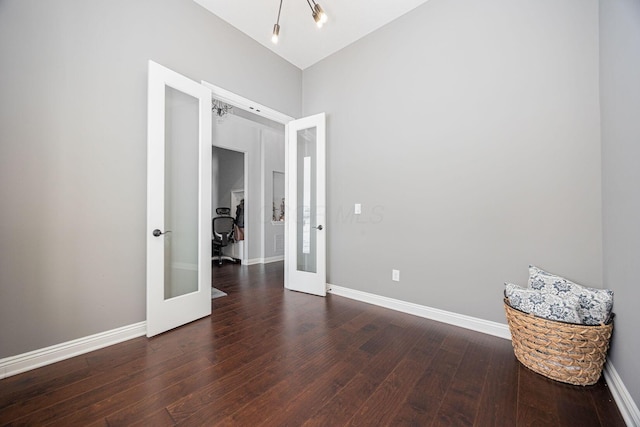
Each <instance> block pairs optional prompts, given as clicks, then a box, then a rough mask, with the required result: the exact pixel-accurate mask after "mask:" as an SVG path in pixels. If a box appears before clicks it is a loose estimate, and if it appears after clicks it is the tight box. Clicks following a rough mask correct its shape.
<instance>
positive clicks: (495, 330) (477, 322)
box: [327, 284, 511, 340]
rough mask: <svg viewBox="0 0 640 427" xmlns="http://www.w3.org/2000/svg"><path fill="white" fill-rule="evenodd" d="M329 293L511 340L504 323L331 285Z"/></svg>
mask: <svg viewBox="0 0 640 427" xmlns="http://www.w3.org/2000/svg"><path fill="white" fill-rule="evenodd" d="M327 291H328V292H329V293H331V294H334V295H340V296H343V297H346V298H351V299H354V300H357V301H362V302H366V303H368V304H373V305H378V306H380V307H385V308H389V309H391V310H396V311H401V312H403V313H408V314H413V315H414V316H419V317H424V318H425V319H431V320H436V321H438V322H442V323H447V324H450V325H454V326H460V327H461V328H465V329H471V330H472V331H477V332H482V333H484V334H488V335H493V336H496V337H499V338H504V339H508V340H510V339H511V333H510V332H509V327H508V326H507V325H506V324H503V323H498V322H491V321H489V320H483V319H478V318H476V317H471V316H465V315H463V314H457V313H452V312H449V311H444V310H440V309H437V308H431V307H427V306H424V305H418V304H413V303H410V302H406V301H400V300H397V299H393V298H387V297H382V296H379V295H374V294H370V293H367V292H362V291H356V290H354V289H349V288H343V287H341V286H336V285H331V284H328V285H327Z"/></svg>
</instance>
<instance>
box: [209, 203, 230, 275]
mask: <svg viewBox="0 0 640 427" xmlns="http://www.w3.org/2000/svg"><path fill="white" fill-rule="evenodd" d="M230 213H231V209H229V208H217V209H216V215H218V216H216V217H215V218H213V220H212V223H211V225H212V227H211V228H212V230H213V236H212V237H211V253H212V255H213V256H214V257H215V256H217V257H218V266H222V258H223V255H222V248H224V247H225V246H228V245H229V243H231V242H233V226H234V225H235V220H234V219H233V217H232V216H231V215H230ZM212 259H213V258H212ZM233 261H234V262H235V260H233Z"/></svg>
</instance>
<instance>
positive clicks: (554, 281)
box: [529, 265, 613, 325]
mask: <svg viewBox="0 0 640 427" xmlns="http://www.w3.org/2000/svg"><path fill="white" fill-rule="evenodd" d="M529 287H530V288H531V289H535V290H539V291H541V292H543V293H545V294H551V295H557V296H558V297H560V298H562V299H563V300H565V301H568V302H569V303H571V304H573V305H574V306H575V307H576V309H577V311H578V315H579V316H580V323H582V324H584V325H600V324H604V323H607V322H608V321H609V318H610V316H611V310H612V309H613V291H611V290H609V289H594V288H587V287H585V286H581V285H579V284H577V283H574V282H572V281H570V280H567V279H565V278H564V277H560V276H557V275H555V274H552V273H549V272H547V271H544V270H542V269H540V268H538V267H536V266H533V265H530V266H529Z"/></svg>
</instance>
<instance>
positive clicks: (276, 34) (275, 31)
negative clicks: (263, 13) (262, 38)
mask: <svg viewBox="0 0 640 427" xmlns="http://www.w3.org/2000/svg"><path fill="white" fill-rule="evenodd" d="M281 11H282V0H280V7H279V8H278V20H277V21H276V25H274V26H273V35H272V36H271V41H272V42H273V44H278V37H279V36H280V12H281Z"/></svg>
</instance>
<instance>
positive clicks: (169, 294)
mask: <svg viewBox="0 0 640 427" xmlns="http://www.w3.org/2000/svg"><path fill="white" fill-rule="evenodd" d="M165 91H166V92H165V94H166V103H165V190H164V191H165V202H164V218H165V223H164V226H165V230H170V231H171V232H170V233H167V234H164V235H163V237H162V238H163V239H164V242H165V251H164V254H165V255H164V257H165V260H164V261H165V263H164V298H165V299H170V298H174V297H177V296H180V295H184V294H187V293H191V292H195V291H197V290H198V120H199V112H198V99H197V98H194V97H192V96H190V95H187V94H184V93H182V92H180V91H177V90H175V89H173V88H170V87H167V88H166V89H165Z"/></svg>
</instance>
